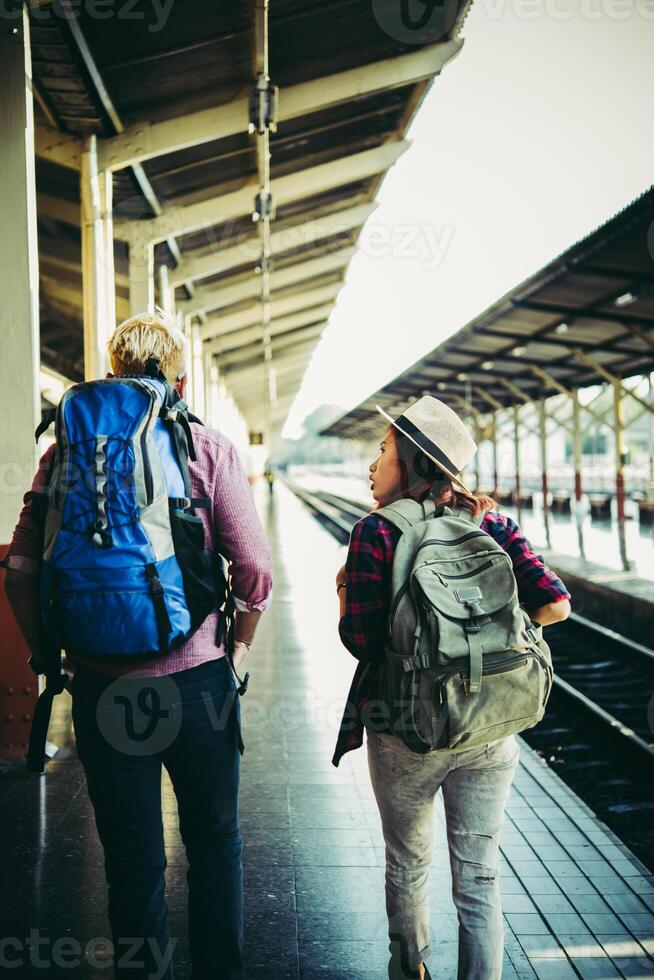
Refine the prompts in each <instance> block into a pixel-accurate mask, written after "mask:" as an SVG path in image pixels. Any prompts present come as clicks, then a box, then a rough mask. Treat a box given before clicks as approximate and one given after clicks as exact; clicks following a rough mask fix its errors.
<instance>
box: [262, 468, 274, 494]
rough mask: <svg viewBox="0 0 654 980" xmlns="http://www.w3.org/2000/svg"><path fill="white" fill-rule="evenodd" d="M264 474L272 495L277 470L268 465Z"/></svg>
mask: <svg viewBox="0 0 654 980" xmlns="http://www.w3.org/2000/svg"><path fill="white" fill-rule="evenodd" d="M263 475H264V477H265V478H266V483H267V484H268V493H269V494H270V496H271V497H272V495H273V492H274V490H275V471H274V469H273V468H272V466H267V467H266V469H265V472H264V474H263Z"/></svg>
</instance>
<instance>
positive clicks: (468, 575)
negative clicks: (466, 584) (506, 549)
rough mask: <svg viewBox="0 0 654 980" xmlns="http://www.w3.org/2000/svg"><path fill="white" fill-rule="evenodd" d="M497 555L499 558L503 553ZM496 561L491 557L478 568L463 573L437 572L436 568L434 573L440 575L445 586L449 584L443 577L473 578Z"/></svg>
mask: <svg viewBox="0 0 654 980" xmlns="http://www.w3.org/2000/svg"><path fill="white" fill-rule="evenodd" d="M497 557H498V558H501V557H502V556H501V555H498V556H497ZM494 562H495V558H489V560H488V561H485V562H484V564H483V565H479V566H478V567H477V568H475V569H473V570H472V571H470V572H464V573H463V574H461V575H448V574H447V573H446V572H437V571H436V569H433V572H434V575H437V576H438V578H439V579H440V580H441V582H442V584H443V585H445V586H447V582H443V579H446V578H450V579H460V578H472V577H473V576H474V575H478V574H479V572H483V571H484V570H485V569H486V568H490V567H491V565H493V563H494Z"/></svg>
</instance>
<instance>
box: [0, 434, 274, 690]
mask: <svg viewBox="0 0 654 980" xmlns="http://www.w3.org/2000/svg"><path fill="white" fill-rule="evenodd" d="M191 430H192V432H193V441H194V444H195V453H196V456H197V459H196V461H195V462H193V460H189V470H190V474H191V490H192V493H193V496H194V497H208V498H209V500H210V501H211V502H212V506H211V509H206V508H198V510H197V513H198V514H199V515H200V516H201V518H202V521H203V524H204V533H205V548H207V549H208V550H211V551H219V552H220V554H222V555H223V556H224V557H225V558H226V559H227V560H228V561H229V562H230V570H231V576H232V589H233V596H234V601H235V603H236V608H237V609H240V610H241V611H244V610H252V611H253V610H259V611H263V610H264V609H266V607H267V606H268V605H269V603H270V598H271V591H272V560H271V555H270V549H269V548H268V543H267V541H266V538H265V535H264V533H263V528H262V527H261V522H260V520H259V515H258V514H257V511H256V507H255V505H254V498H253V496H252V489H251V487H250V484H249V483H248V480H247V477H246V475H245V471H244V469H243V466H242V464H241V461H240V460H239V457H238V454H237V452H236V449H235V447H234V446H233V445H232V443H231V442H230V441H229V439H227V438H226V437H225V436H224V435H222V433H220V432H217V431H216V430H215V429H208V428H206V427H205V426H203V425H199V424H198V423H196V422H192V423H191ZM53 452H54V446H50V447H49V448H48V449H47V450H46V452H45V453H44V454H43V456H42V457H41V460H40V462H39V468H38V470H37V473H36V476H35V477H34V480H33V482H32V487H31V489H30V490H28V491H27V493H26V494H25V496H24V498H23V509H22V511H21V514H20V517H19V520H18V524H17V525H16V528H15V530H14V534H13V538H12V541H11V544H10V546H9V551H8V552H7V556H6V557H7V566H8V567H9V568H15V569H18V570H19V571H22V572H26V573H27V574H33V575H34V574H37V573H38V570H39V562H40V560H41V541H40V535H39V528H38V525H37V524H36V522H35V520H34V517H33V515H32V510H31V502H32V498H33V496H34V492H35V491H36V492H38V491H39V490H42V489H43V487H44V486H45V482H46V474H47V469H48V466H49V463H50V459H51V457H52V454H53ZM217 625H218V613H217V612H213V613H210V615H209V616H208V617H207V618H206V619H205V621H204V622H203V623H202V625H201V626H200V627H199V628H198V629H197V630H196V631H195V633H194V634H193V636H192V637H191V638H190V639H189V640H187V642H186V643H184V644H183V646H181V647H179V648H178V649H177V650H174V651H173V652H172V653H167V654H164V655H163V656H161V657H156V658H152V657H151V658H150V659H148V660H147V661H146V660H144V661H142V662H139V663H136V662H132V663H131V664H129V665H123V666H121V665H119V664H116V665H113V664H105V663H102V664H100V663H98V662H97V661H94V660H92V659H89V658H86V657H76V658H75V659H73V658H72V657H70V656H69V657H67V661H68V663H69V664H71V665H72V666H73V667H75V666H76V665H77V664H79V665H80V666H84V667H87V668H88V669H91V670H94V671H96V672H98V673H102V674H108V675H111V676H118V675H121V674H135V675H137V676H141V677H158V676H161V675H163V674H173V673H175V672H176V671H179V670H187V669H188V668H189V667H196V666H197V665H198V664H201V663H204V662H205V661H206V660H218V659H219V658H220V657H224V656H225V652H226V651H225V648H224V646H222V645H221V646H220V647H217V646H216V644H215V636H216V627H217Z"/></svg>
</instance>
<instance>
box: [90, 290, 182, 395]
mask: <svg viewBox="0 0 654 980" xmlns="http://www.w3.org/2000/svg"><path fill="white" fill-rule="evenodd" d="M107 351H108V353H109V360H110V361H111V370H112V372H113V374H115V375H116V377H121V376H125V375H128V374H142V373H143V371H144V370H145V363H146V361H147V359H148V358H149V357H157V358H158V359H159V363H160V366H161V370H162V371H163V373H164V375H165V376H166V379H167V380H168V381H170V382H171V384H174V383H175V382H176V381H178V380H179V379H180V378H182V377H183V376H184V375H185V374H186V364H187V341H186V337H185V336H184V333H183V332H182V329H181V318H180V317H179V316H178V315H177V314H175V313H169V312H166V311H165V310H162V309H161V307H159V306H156V307H155V310H154V313H137V314H135V316H130V317H128V318H127V320H123V322H122V323H119V324H118V326H117V327H116V329H115V330H114V332H113V333H112V335H111V337H110V338H109V340H108V342H107Z"/></svg>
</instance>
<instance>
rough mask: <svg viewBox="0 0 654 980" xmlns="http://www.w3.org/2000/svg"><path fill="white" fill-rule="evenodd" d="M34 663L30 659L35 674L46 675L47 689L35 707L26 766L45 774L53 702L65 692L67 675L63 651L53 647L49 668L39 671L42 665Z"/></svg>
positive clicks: (49, 657) (30, 770)
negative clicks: (63, 665)
mask: <svg viewBox="0 0 654 980" xmlns="http://www.w3.org/2000/svg"><path fill="white" fill-rule="evenodd" d="M32 661H33V658H32V657H30V659H29V665H30V667H31V668H32V670H33V671H34V673H35V674H37V675H38V674H43V673H44V674H45V688H44V689H43V691H41V693H40V694H39V697H38V700H37V702H36V705H35V707H34V717H33V718H32V727H31V729H30V738H29V745H28V748H27V762H26V766H27V770H28V772H44V770H45V748H46V743H47V740H48V728H49V726H50V716H51V714H52V702H53V701H54V699H55V698H56V696H57V695H58V694H61V692H62V691H63V690H64V688H65V686H66V680H67V674H66V671H65V670H64V669H63V667H62V664H61V651H60V650H56V651H55V649H54V648H53V647H50V649H49V650H48V651H47V653H46V663H47V666H46V668H45V670H40V669H38V668H39V666H40V665H37V664H36V663H33V662H32Z"/></svg>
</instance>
